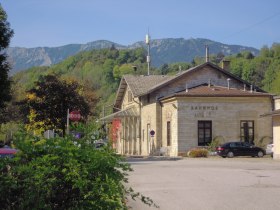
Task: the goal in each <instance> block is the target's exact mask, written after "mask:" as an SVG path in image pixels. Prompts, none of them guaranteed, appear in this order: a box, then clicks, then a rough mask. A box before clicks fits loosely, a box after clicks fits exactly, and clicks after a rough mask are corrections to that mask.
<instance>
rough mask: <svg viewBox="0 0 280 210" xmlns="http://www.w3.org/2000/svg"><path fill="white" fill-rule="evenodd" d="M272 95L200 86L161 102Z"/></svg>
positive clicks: (170, 96) (269, 95)
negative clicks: (181, 98)
mask: <svg viewBox="0 0 280 210" xmlns="http://www.w3.org/2000/svg"><path fill="white" fill-rule="evenodd" d="M272 96H273V95H271V94H269V93H263V92H255V91H250V90H240V89H236V88H228V87H221V86H209V85H201V86H197V87H194V88H190V89H188V90H187V91H181V92H178V93H174V94H172V95H169V96H167V97H164V98H162V99H161V100H164V99H168V98H172V97H272Z"/></svg>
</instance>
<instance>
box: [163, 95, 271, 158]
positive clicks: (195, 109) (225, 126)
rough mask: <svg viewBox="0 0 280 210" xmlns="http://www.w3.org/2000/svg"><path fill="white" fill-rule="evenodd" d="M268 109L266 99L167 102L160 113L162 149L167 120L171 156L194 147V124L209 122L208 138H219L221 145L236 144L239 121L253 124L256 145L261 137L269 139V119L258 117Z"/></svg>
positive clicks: (195, 99) (196, 134) (195, 126)
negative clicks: (210, 126)
mask: <svg viewBox="0 0 280 210" xmlns="http://www.w3.org/2000/svg"><path fill="white" fill-rule="evenodd" d="M175 102H176V103H175ZM270 110H271V100H270V99H269V98H266V99H264V98H253V99H252V98H243V97H242V98H240V97H228V98H226V97H225V98H223V97H222V98H215V97H213V98H212V97H190V98H182V99H178V100H167V101H166V102H164V103H163V111H162V112H163V122H162V124H163V129H162V141H163V146H167V144H166V142H167V137H166V133H167V131H166V126H164V125H166V124H167V122H168V121H170V122H171V125H172V127H171V130H172V135H171V136H172V141H171V142H172V143H171V146H170V150H171V152H170V155H173V156H176V155H177V154H181V153H186V152H187V151H188V150H190V149H191V148H194V147H197V146H198V121H209V122H211V124H212V139H215V138H219V139H221V141H224V142H228V141H239V140H240V135H241V134H240V123H241V121H253V122H254V143H255V144H258V141H260V140H261V139H263V138H264V137H271V136H272V122H271V120H270V119H266V118H260V117H259V116H260V115H261V114H263V113H264V112H267V111H270ZM221 143H222V142H221Z"/></svg>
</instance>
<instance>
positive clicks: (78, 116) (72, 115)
mask: <svg viewBox="0 0 280 210" xmlns="http://www.w3.org/2000/svg"><path fill="white" fill-rule="evenodd" d="M80 119H81V113H80V112H79V111H72V112H70V113H69V109H67V125H66V127H67V130H66V133H67V135H69V120H71V121H79V120H80Z"/></svg>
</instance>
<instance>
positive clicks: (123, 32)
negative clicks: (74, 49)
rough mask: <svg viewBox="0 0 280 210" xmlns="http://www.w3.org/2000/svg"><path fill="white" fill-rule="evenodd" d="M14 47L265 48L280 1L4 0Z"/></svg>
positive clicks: (275, 28) (273, 34) (277, 21)
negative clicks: (205, 42)
mask: <svg viewBox="0 0 280 210" xmlns="http://www.w3.org/2000/svg"><path fill="white" fill-rule="evenodd" d="M0 2H1V4H2V7H3V8H4V10H5V11H6V12H7V14H8V21H9V22H10V24H11V28H12V29H14V31H15V35H14V37H13V39H12V42H11V45H10V46H12V47H15V46H19V47H39V46H41V47H43V46H48V47H54V46H62V45H65V44H72V43H79V44H84V43H87V42H91V41H95V40H100V39H102V40H110V41H113V42H116V43H119V44H123V45H128V44H132V43H134V42H136V41H140V40H144V38H145V34H146V33H147V31H148V29H149V31H150V35H151V37H152V39H160V38H185V39H188V38H207V39H211V40H214V41H219V42H222V43H225V44H238V45H245V46H251V47H255V48H261V47H262V46H264V45H268V46H271V45H272V43H274V42H278V43H279V42H280V27H279V25H280V1H279V0H266V1H262V0H232V1H225V0H223V1H222V0H211V1H207V0H141V1H140V0H79V1H78V0H17V1H16V0H1V1H0Z"/></svg>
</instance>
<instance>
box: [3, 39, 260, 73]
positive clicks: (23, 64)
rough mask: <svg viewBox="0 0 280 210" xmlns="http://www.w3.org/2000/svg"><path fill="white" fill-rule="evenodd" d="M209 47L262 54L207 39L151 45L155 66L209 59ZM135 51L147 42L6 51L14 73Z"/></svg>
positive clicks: (155, 41)
mask: <svg viewBox="0 0 280 210" xmlns="http://www.w3.org/2000/svg"><path fill="white" fill-rule="evenodd" d="M205 45H208V46H209V48H210V54H218V53H223V54H224V55H230V54H237V53H239V52H242V51H250V52H252V54H253V55H258V53H259V50H258V49H256V48H253V47H247V46H242V45H228V44H223V43H221V42H216V41H212V40H209V39H204V38H190V39H185V38H164V39H153V40H151V44H150V52H151V57H152V65H153V66H156V67H159V66H161V65H163V64H164V63H175V62H191V61H192V59H194V58H195V57H203V56H205ZM112 46H114V47H115V48H117V49H134V48H138V47H143V48H145V49H146V48H147V46H146V44H145V42H144V41H138V42H135V43H133V44H131V45H127V46H125V45H121V44H118V43H115V42H112V41H108V40H96V41H92V42H88V43H86V44H67V45H63V46H58V47H34V48H24V47H10V48H8V49H7V50H6V53H7V54H8V56H9V61H10V63H11V64H12V70H11V72H10V73H11V74H15V73H16V72H18V71H21V70H25V69H28V68H31V67H34V66H51V65H53V64H57V63H59V62H61V61H63V60H65V59H66V58H67V57H69V56H73V55H75V54H77V53H79V52H82V51H89V50H94V49H103V48H111V47H112Z"/></svg>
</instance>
